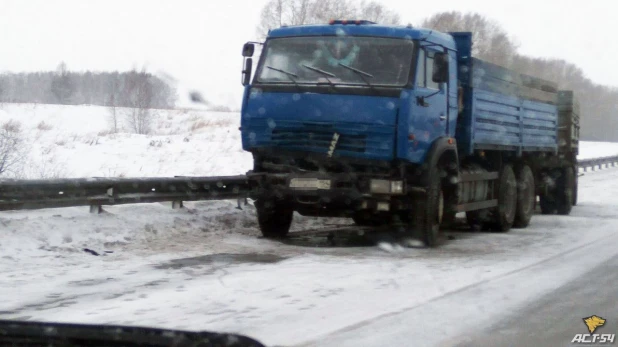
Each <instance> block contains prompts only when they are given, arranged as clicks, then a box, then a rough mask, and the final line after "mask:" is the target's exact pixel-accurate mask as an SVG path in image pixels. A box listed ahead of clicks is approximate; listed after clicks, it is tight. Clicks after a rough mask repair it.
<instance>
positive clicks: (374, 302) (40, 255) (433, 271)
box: [0, 169, 618, 346]
mask: <svg viewBox="0 0 618 347" xmlns="http://www.w3.org/2000/svg"><path fill="white" fill-rule="evenodd" d="M617 179H618V170H616V169H608V170H604V171H598V172H591V173H587V174H586V176H584V177H581V178H580V195H579V203H578V206H576V207H575V208H574V209H573V212H572V214H571V215H570V216H541V215H537V216H535V217H534V218H533V221H532V224H531V226H530V227H528V228H526V229H513V230H512V231H511V232H509V233H507V234H495V233H485V232H451V233H450V235H451V236H453V239H452V240H450V241H448V242H447V244H446V245H444V246H443V247H441V248H439V249H436V250H428V249H405V250H399V251H395V252H391V253H389V252H384V251H383V250H381V249H379V248H377V247H361V246H358V247H309V246H307V245H305V244H300V245H290V244H282V243H279V242H275V241H268V240H264V239H260V238H258V237H257V236H258V233H257V230H256V228H255V220H254V212H253V210H252V208H251V206H247V208H246V209H245V210H244V211H238V210H236V209H235V208H234V207H235V204H234V203H233V202H228V201H223V202H196V203H187V206H188V207H187V208H186V209H184V210H172V209H171V208H169V206H168V205H165V204H150V205H129V206H117V207H109V208H107V211H108V213H106V214H103V215H92V214H88V213H87V209H85V208H66V209H57V210H42V211H16V212H3V213H0V226H1V227H3V228H7V230H9V232H8V233H7V234H5V235H4V236H3V238H2V239H1V240H0V249H2V255H1V256H0V277H1V278H3V280H2V281H0V298H2V300H0V317H1V318H10V319H18V318H21V319H36V320H48V321H62V322H87V323H120V324H131V325H141V326H157V327H170V328H181V329H190V330H216V331H228V332H237V333H241V334H244V335H248V336H252V337H254V338H257V339H258V340H260V341H262V342H263V343H265V344H267V345H297V344H300V345H320V346H323V345H333V346H335V345H337V346H339V345H344V344H343V342H348V343H349V345H364V346H371V345H376V346H377V345H400V343H401V342H402V341H403V340H401V338H402V337H404V336H405V338H406V339H407V340H406V341H409V342H410V343H413V345H415V346H421V345H435V344H437V343H439V342H440V341H439V340H440V339H448V338H450V337H453V336H457V335H458V334H461V331H462V329H464V330H465V329H468V328H469V325H470V324H471V322H466V321H465V320H464V321H462V317H464V318H465V317H468V316H471V315H475V314H477V312H476V311H478V310H481V311H483V310H484V311H483V312H484V313H485V315H484V319H488V320H489V319H495V318H496V317H497V316H499V315H500V314H502V313H504V311H505V310H510V309H513V307H517V306H521V305H525V303H526V302H528V301H529V300H533V299H534V298H536V297H538V296H540V295H543V294H545V293H547V292H548V291H551V290H554V289H555V288H557V287H559V286H560V285H561V284H564V283H566V282H568V281H570V280H571V279H573V278H575V277H577V276H578V275H580V274H581V273H582V271H585V270H586V269H589V268H591V267H594V266H595V264H596V265H598V264H600V263H602V262H603V261H604V260H606V259H607V258H608V257H610V256H612V255H615V254H616V253H618V247H616V246H617V244H616V241H615V238H614V237H613V236H614V235H616V233H617V232H616V228H617V227H618V216H617V215H616V210H617V209H618V198H617V196H618V185H616V184H615V182H616V180H617ZM299 220H300V221H299V222H298V223H296V225H295V227H296V229H297V230H298V229H303V228H307V227H318V226H319V225H318V224H316V223H314V222H312V221H311V220H309V219H305V218H300V219H299ZM345 222H346V221H342V220H335V219H333V220H329V221H328V223H340V224H343V223H345ZM83 248H89V249H92V250H94V251H96V252H98V253H100V254H101V255H100V256H94V255H91V254H89V253H86V252H84V251H82V249H83ZM105 251H108V252H113V253H105ZM586 254H588V255H589V256H588V257H586V261H585V262H581V259H582V258H581V257H585V255H586ZM548 264H553V265H551V266H554V265H555V266H556V268H555V269H554V270H555V271H554V270H552V269H549V271H546V272H545V276H546V277H544V281H542V282H538V281H540V279H539V278H536V277H526V276H524V275H522V274H526V273H528V274H532V273H538V271H535V272H531V270H530V269H537V270H538V269H547V266H550V265H548ZM584 264H585V266H584ZM525 269H527V270H525ZM522 271H523V272H522ZM525 271H528V272H525ZM512 276H518V277H517V278H518V281H521V280H522V279H523V280H524V281H525V279H526V278H529V280H528V283H527V288H530V289H528V290H525V289H523V290H522V289H521V288H525V286H524V287H521V288H519V290H517V291H515V290H513V289H514V287H513V283H514V282H513V280H510V279H509V278H511V279H512V278H515V277H512ZM479 285H484V286H490V288H491V290H489V289H482V288H481V287H478V286H479ZM466 288H467V290H468V292H467V293H468V294H465V295H467V296H465V298H467V299H462V298H464V297H462V296H457V295H455V296H453V294H454V293H460V292H465V289H466ZM474 288H481V289H476V290H477V292H476V293H477V294H478V304H477V303H475V302H473V301H470V298H472V297H473V296H474V295H472V294H470V293H471V292H470V291H472V293H473V294H474V290H475V289H474ZM487 293H493V294H492V295H493V296H488V294H487ZM449 297H452V298H456V299H450V300H449V299H448V298H449ZM445 298H446V299H445ZM457 298H459V299H457ZM440 300H446V301H440ZM436 302H438V303H439V302H443V304H442V306H436V307H434V306H429V305H436V304H435V303H436ZM493 303H495V304H493ZM429 308H431V309H429ZM434 309H435V312H436V314H438V316H433V317H431V316H430V317H424V318H421V317H423V315H428V314H429V315H430V314H431V312H432V310H434ZM475 310H476V311H475ZM436 320H438V321H439V322H436ZM475 324H476V323H475ZM436 325H439V326H440V327H442V328H441V329H438V330H436ZM444 327H448V328H444ZM424 331H426V332H425V333H422V332H424ZM376 332H381V334H377V333H376ZM429 332H431V333H429ZM436 332H438V333H437V334H436ZM430 335H431V336H433V337H431V336H430ZM437 337H439V339H437ZM389 341H390V342H393V343H395V344H392V343H389ZM447 341H448V340H447Z"/></svg>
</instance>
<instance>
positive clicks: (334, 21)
mask: <svg viewBox="0 0 618 347" xmlns="http://www.w3.org/2000/svg"><path fill="white" fill-rule="evenodd" d="M328 24H330V25H335V24H341V25H348V24H355V25H366V24H376V23H375V22H372V21H368V20H359V19H357V20H349V19H331V20H330V21H328Z"/></svg>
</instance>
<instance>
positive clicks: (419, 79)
mask: <svg viewBox="0 0 618 347" xmlns="http://www.w3.org/2000/svg"><path fill="white" fill-rule="evenodd" d="M426 75H427V74H426V73H425V50H424V49H420V50H419V51H418V65H417V68H416V86H417V87H422V88H425V76H426Z"/></svg>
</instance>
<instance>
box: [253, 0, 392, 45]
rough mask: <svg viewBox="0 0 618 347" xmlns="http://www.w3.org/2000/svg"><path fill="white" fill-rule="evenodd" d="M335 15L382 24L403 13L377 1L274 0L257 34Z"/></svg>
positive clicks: (326, 19)
mask: <svg viewBox="0 0 618 347" xmlns="http://www.w3.org/2000/svg"><path fill="white" fill-rule="evenodd" d="M331 19H366V20H370V21H373V22H377V23H380V24H399V15H398V14H397V13H395V12H394V11H391V10H389V9H387V8H386V7H384V6H383V5H381V4H380V3H378V2H376V1H369V2H367V1H365V0H363V1H362V2H360V4H359V3H358V2H357V1H355V0H270V1H269V2H267V3H266V5H264V7H263V8H262V13H261V20H260V24H259V25H258V28H257V34H258V36H259V38H260V39H264V38H265V37H266V35H267V34H268V31H269V30H270V29H274V28H278V27H280V26H282V25H303V24H318V23H328V21H329V20H331Z"/></svg>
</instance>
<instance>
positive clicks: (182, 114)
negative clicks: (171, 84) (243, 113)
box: [0, 104, 252, 178]
mask: <svg viewBox="0 0 618 347" xmlns="http://www.w3.org/2000/svg"><path fill="white" fill-rule="evenodd" d="M128 112H129V110H128V109H123V108H119V109H118V113H119V117H118V118H119V123H120V132H119V133H116V134H114V133H110V129H111V125H110V114H111V113H110V109H108V108H105V107H100V106H60V105H36V104H5V105H4V106H3V107H2V108H1V109H0V124H3V123H5V122H7V121H9V120H14V121H17V122H19V123H20V124H21V128H22V132H23V134H24V135H23V138H24V140H25V142H26V144H27V146H26V152H27V153H26V154H27V159H28V160H27V162H26V163H25V168H24V169H25V170H24V171H25V176H26V177H28V178H41V177H42V178H48V177H131V176H137V177H155V176H174V175H191V176H207V175H234V174H244V173H246V172H247V171H248V170H249V169H251V166H252V163H251V155H250V154H249V153H247V152H243V151H242V148H241V144H240V131H239V130H238V127H239V125H240V118H239V116H238V113H227V112H220V113H217V112H208V111H200V110H153V111H152V117H153V121H152V126H151V128H152V134H151V135H137V134H132V133H130V132H129V130H128V129H129V127H128V125H127V124H126V122H124V120H125V116H124V115H126V114H127V113H128Z"/></svg>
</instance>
